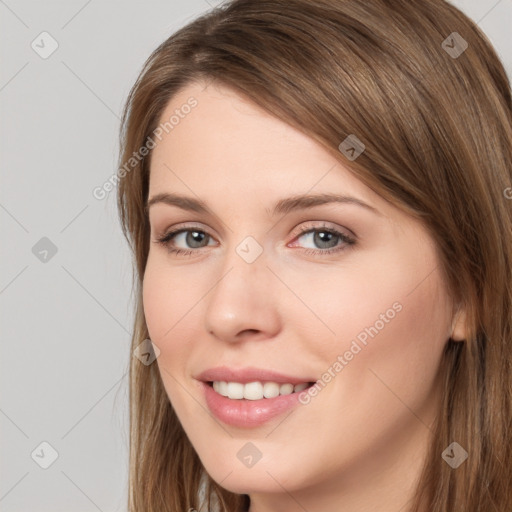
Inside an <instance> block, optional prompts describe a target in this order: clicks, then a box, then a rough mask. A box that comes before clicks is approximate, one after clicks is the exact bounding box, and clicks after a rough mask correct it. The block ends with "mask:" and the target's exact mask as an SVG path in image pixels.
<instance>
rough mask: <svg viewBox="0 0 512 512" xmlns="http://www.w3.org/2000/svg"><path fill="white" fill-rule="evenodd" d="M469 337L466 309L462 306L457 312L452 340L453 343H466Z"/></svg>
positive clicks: (454, 318) (453, 323)
mask: <svg viewBox="0 0 512 512" xmlns="http://www.w3.org/2000/svg"><path fill="white" fill-rule="evenodd" d="M467 336H468V329H467V314H466V308H465V307H463V306H462V305H459V307H458V308H457V309H456V310H455V314H454V315H453V320H452V330H451V335H450V338H451V339H452V340H453V341H465V340H466V339H467Z"/></svg>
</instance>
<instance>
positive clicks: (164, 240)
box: [155, 226, 356, 256]
mask: <svg viewBox="0 0 512 512" xmlns="http://www.w3.org/2000/svg"><path fill="white" fill-rule="evenodd" d="M189 231H196V232H199V233H204V234H205V235H206V236H208V237H210V235H208V233H206V231H204V230H203V229H200V228H199V227H198V226H191V227H187V228H181V229H176V230H174V231H169V232H167V233H165V234H164V235H163V236H162V237H160V238H157V239H156V240H155V242H156V243H158V244H160V245H163V246H164V247H165V248H166V249H167V250H168V251H169V252H170V253H172V254H176V255H181V256H191V255H192V254H193V253H197V252H198V250H199V249H204V247H199V248H197V249H180V248H176V247H172V246H171V245H170V242H171V240H172V239H173V238H174V237H175V236H177V235H179V234H180V233H187V232H189ZM314 232H320V233H331V234H333V235H335V236H336V237H338V238H339V240H340V241H341V242H344V243H345V244H346V245H345V246H343V245H342V246H341V247H335V248H331V249H304V250H303V252H304V254H310V255H311V254H312V255H316V254H323V255H325V254H333V253H338V252H341V251H344V250H345V249H347V248H349V247H350V246H352V245H354V244H355V243H356V241H355V239H354V238H352V237H349V236H348V235H346V234H344V233H341V232H340V231H338V230H336V229H333V228H329V227H327V226H316V227H314V228H313V227H311V226H307V227H304V228H303V229H302V230H301V231H300V232H299V233H298V234H297V235H296V236H295V237H294V240H295V239H296V238H300V237H301V236H303V235H305V234H307V233H314ZM210 238H211V237H210ZM206 247H207V246H206Z"/></svg>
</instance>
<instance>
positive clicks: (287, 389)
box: [279, 384, 293, 395]
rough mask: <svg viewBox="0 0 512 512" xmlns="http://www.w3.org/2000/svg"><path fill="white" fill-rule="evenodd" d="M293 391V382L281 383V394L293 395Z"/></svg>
mask: <svg viewBox="0 0 512 512" xmlns="http://www.w3.org/2000/svg"><path fill="white" fill-rule="evenodd" d="M292 393H293V384H281V386H279V394H280V395H291V394H292Z"/></svg>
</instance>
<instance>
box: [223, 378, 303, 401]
mask: <svg viewBox="0 0 512 512" xmlns="http://www.w3.org/2000/svg"><path fill="white" fill-rule="evenodd" d="M308 385H309V384H308V383H307V382H302V383H301V384H296V385H295V386H294V385H293V384H288V383H287V384H278V383H277V382H265V383H262V382H258V381H254V382H248V383H247V384H242V383H240V382H225V381H214V383H213V389H214V390H215V391H216V392H217V393H219V394H220V395H222V396H226V397H228V398H231V399H232V400H241V399H242V398H245V399H246V400H261V399H262V398H274V397H276V396H279V395H290V394H291V393H298V392H299V391H302V390H304V389H306V388H307V387H308Z"/></svg>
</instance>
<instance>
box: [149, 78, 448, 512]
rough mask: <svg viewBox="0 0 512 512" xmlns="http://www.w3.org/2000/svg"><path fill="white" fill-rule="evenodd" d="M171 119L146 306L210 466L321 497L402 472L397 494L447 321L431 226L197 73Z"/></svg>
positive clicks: (169, 379) (224, 479) (219, 474)
mask: <svg viewBox="0 0 512 512" xmlns="http://www.w3.org/2000/svg"><path fill="white" fill-rule="evenodd" d="M191 97H193V98H194V99H193V100H190V98H191ZM195 102H197V104H196V103H195ZM192 103H194V105H195V106H194V108H186V107H184V106H185V105H187V104H189V105H190V104H192ZM171 116H174V120H173V121H171V124H172V126H171V125H170V124H168V125H167V129H166V130H165V129H164V130H163V136H162V137H161V141H158V140H157V139H155V142H157V145H156V147H155V149H154V150H153V155H152V161H151V176H150V189H149V201H150V207H149V218H150V223H151V242H150V250H149V259H148V262H147V267H146V271H145V275H144V286H143V301H144V312H145V316H146V321H147V326H148V329H149V333H150V336H151V339H152V341H153V342H154V344H155V345H156V346H157V347H158V348H159V350H160V355H159V357H158V359H157V364H158V368H159V370H160V373H161V376H162V380H163V383H164V386H165V389H166V391H167V394H168V396H169V399H170V401H171V403H172V406H173V407H174V409H175V411H176V413H177V415H178V417H179V420H180V422H181V424H182V425H183V428H184V430H185V432H186V433H187V435H188V437H189V439H190V441H191V443H192V444H193V446H194V448H195V450H196V451H197V453H198V455H199V457H200V459H201V461H202V463H203V465H204V467H205V468H206V470H207V472H208V473H209V474H210V475H211V477H212V478H213V479H214V480H216V481H217V482H219V483H220V484H221V485H222V486H223V487H225V488H227V489H229V490H231V491H233V492H237V493H248V494H251V497H253V496H265V495H267V496H268V495H270V494H272V495H273V496H274V497H277V496H279V495H282V496H283V500H289V501H290V500H291V498H290V495H291V496H293V497H294V500H295V501H299V502H301V503H307V500H308V496H316V497H315V503H316V504H317V505H318V504H319V503H320V502H319V499H320V498H319V496H322V497H323V498H322V499H324V498H325V499H327V498H326V497H328V496H329V495H331V494H336V493H343V490H344V489H345V490H346V491H347V493H348V491H349V490H350V491H352V490H354V489H357V488H359V487H361V488H366V489H368V487H365V485H366V483H367V482H368V479H370V481H371V482H372V485H373V489H374V490H375V491H377V488H379V486H383V487H384V486H385V485H386V483H389V482H390V481H391V480H392V479H393V478H394V480H393V481H394V482H395V483H396V482H397V479H399V480H398V481H399V484H397V485H398V487H397V486H395V487H394V490H393V493H395V494H394V497H395V504H396V496H401V495H402V494H396V493H397V492H398V491H397V489H398V488H403V487H406V488H407V489H410V486H411V485H412V480H413V479H414V477H415V476H416V474H417V471H418V468H419V466H420V464H421V462H422V461H423V457H424V453H425V449H426V446H427V441H428V436H429V434H430V428H431V426H432V424H433V421H434V419H435V411H436V404H437V399H438V396H439V389H438V387H437V384H436V372H437V371H438V367H439V363H440V359H441V354H442V350H443V347H444V345H445V343H446V341H447V339H448V338H449V336H450V335H451V334H452V330H451V328H452V317H451V315H450V312H451V302H450V300H449V296H448V291H447V289H446V287H445V284H444V282H443V280H442V277H441V272H440V267H439V264H438V260H437V256H436V251H435V246H434V243H433V241H432V239H431V238H430V237H429V235H428V234H427V232H426V230H425V229H424V228H423V227H422V226H421V225H420V224H419V223H418V222H417V221H415V220H413V219H412V218H410V217H408V216H407V215H405V214H404V213H402V212H401V211H400V210H398V209H397V208H395V207H393V206H391V205H390V204H389V203H387V202H386V201H384V200H383V199H382V198H381V197H379V196H378V195H376V194H375V193H374V192H373V191H371V190H370V189H369V188H368V187H367V186H365V185H364V184H363V183H362V182H360V181H359V180H358V179H357V178H355V177H354V176H353V175H352V174H351V173H350V172H349V171H348V170H347V169H346V168H345V167H344V166H343V165H342V164H341V163H339V161H336V160H335V159H334V158H333V157H332V156H331V155H329V154H328V153H327V152H326V151H325V150H324V149H323V148H322V147H321V146H319V145H318V144H317V143H316V142H314V141H313V140H312V139H310V138H309V137H307V136H306V135H304V134H302V133H301V132H299V131H297V130H295V129H293V128H291V127H290V126H289V125H287V124H284V123H283V122H282V121H280V120H278V119H276V118H274V117H272V116H270V115H268V114H267V113H265V112H264V111H262V110H260V109H259V108H258V107H256V106H255V105H254V104H252V103H250V102H248V101H246V100H244V99H243V98H242V97H240V96H239V95H237V94H236V93H235V92H233V91H232V90H230V89H227V88H223V87H219V86H217V87H215V86H212V85H210V86H208V87H206V88H205V86H204V85H203V84H190V85H188V86H187V87H185V88H184V89H182V90H181V92H180V93H179V94H177V95H176V96H175V97H174V98H173V99H172V101H171V102H170V104H169V105H168V107H167V108H166V110H165V112H164V114H163V115H162V118H161V121H162V123H164V122H166V121H169V119H170V118H171ZM177 119H179V120H178V121H177ZM166 131H167V132H168V133H166ZM160 132H162V130H160ZM160 132H159V133H160ZM340 137H343V138H344V137H345V136H343V134H340ZM341 141H342V139H340V142H341ZM364 143H365V144H366V145H370V144H371V140H368V141H364ZM345 161H346V160H345ZM171 195H172V196H171ZM305 196H307V197H308V199H306V198H305ZM334 196H340V197H345V198H351V199H348V200H340V201H335V200H328V199H329V197H330V198H331V199H332V198H333V197H334ZM178 197H179V198H180V199H177V198H178ZM152 200H153V201H152ZM186 230H188V231H186ZM171 231H179V233H178V234H176V235H174V236H173V237H167V245H164V243H160V242H158V241H157V239H159V238H164V237H165V236H166V234H169V232H171ZM175 249H176V250H180V251H186V252H185V253H175V252H171V251H173V250H175ZM210 370H211V372H210V373H208V372H209V371H210ZM272 372H274V373H272ZM212 381H219V382H224V383H223V384H222V383H221V384H217V383H216V384H215V389H214V388H213V387H212V385H211V382H212ZM315 381H318V382H317V384H316V385H315V386H314V388H311V389H309V390H303V391H301V388H303V387H304V386H305V385H308V383H312V382H315ZM226 382H227V383H228V384H226ZM244 383H245V384H248V383H250V384H249V385H244ZM272 383H273V384H272ZM301 384H303V385H302V386H301ZM292 385H294V386H292ZM295 385H296V386H297V387H295ZM315 389H316V392H315ZM295 390H297V392H295ZM292 391H293V392H292ZM278 392H280V393H281V392H282V394H280V395H279V396H274V395H276V393H278ZM244 393H245V395H244ZM226 394H228V396H224V395H226ZM240 396H246V397H247V398H239V397H240ZM398 475H400V476H398ZM365 482H366V483H365ZM320 489H321V490H322V493H321V494H319V490H320ZM288 493H289V494H288ZM370 494H371V493H370ZM347 496H348V494H347ZM390 499H391V498H390ZM301 500H302V501H301ZM285 502H286V501H284V502H283V503H285ZM292 502H293V500H292V501H290V503H292ZM381 504H382V505H383V504H384V502H382V501H381ZM315 510H316V508H315ZM347 510H348V509H347Z"/></svg>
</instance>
